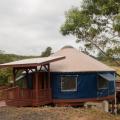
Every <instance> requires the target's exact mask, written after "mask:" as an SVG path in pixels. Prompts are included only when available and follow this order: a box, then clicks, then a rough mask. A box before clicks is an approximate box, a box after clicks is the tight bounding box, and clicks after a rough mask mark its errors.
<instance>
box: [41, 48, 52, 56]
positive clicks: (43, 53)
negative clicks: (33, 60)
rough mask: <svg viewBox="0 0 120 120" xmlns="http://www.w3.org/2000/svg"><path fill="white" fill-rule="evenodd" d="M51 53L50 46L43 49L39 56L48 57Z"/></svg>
mask: <svg viewBox="0 0 120 120" xmlns="http://www.w3.org/2000/svg"><path fill="white" fill-rule="evenodd" d="M51 53H52V48H51V47H47V48H46V49H45V51H43V52H42V53H41V57H48V56H50V55H51Z"/></svg>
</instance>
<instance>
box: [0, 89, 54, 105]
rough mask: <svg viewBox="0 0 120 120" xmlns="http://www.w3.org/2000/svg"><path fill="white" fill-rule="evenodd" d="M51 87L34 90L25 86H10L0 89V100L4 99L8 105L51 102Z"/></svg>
mask: <svg viewBox="0 0 120 120" xmlns="http://www.w3.org/2000/svg"><path fill="white" fill-rule="evenodd" d="M48 91H51V89H44V90H43V89H39V90H38V93H39V94H38V95H37V97H36V91H35V90H30V89H26V88H19V87H12V88H8V89H4V90H1V91H0V101H2V102H3V101H5V103H6V105H8V106H17V107H21V106H41V105H45V104H50V103H52V99H51V94H50V92H48Z"/></svg>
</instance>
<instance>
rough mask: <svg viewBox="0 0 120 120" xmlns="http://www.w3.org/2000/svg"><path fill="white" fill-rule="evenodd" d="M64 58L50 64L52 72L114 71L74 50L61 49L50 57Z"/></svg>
mask: <svg viewBox="0 0 120 120" xmlns="http://www.w3.org/2000/svg"><path fill="white" fill-rule="evenodd" d="M61 55H62V56H65V57H66V59H64V60H61V61H57V62H55V63H51V67H50V68H51V71H52V72H93V71H115V70H114V69H112V68H110V67H108V66H107V65H105V64H103V63H101V62H99V61H97V60H96V59H94V58H92V57H90V56H88V55H86V54H84V53H82V52H80V51H78V50H76V49H75V48H70V47H69V48H63V49H61V50H60V51H58V52H56V53H55V54H53V55H52V56H61Z"/></svg>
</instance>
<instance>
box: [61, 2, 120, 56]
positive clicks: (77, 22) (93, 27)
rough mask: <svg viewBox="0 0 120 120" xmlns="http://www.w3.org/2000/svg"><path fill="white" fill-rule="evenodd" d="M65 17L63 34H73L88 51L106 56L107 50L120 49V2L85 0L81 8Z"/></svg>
mask: <svg viewBox="0 0 120 120" xmlns="http://www.w3.org/2000/svg"><path fill="white" fill-rule="evenodd" d="M65 17H66V21H65V23H64V24H63V25H62V26H61V33H62V34H63V35H69V34H72V35H73V36H75V37H76V38H77V40H76V42H79V43H81V44H83V45H84V48H85V49H86V48H87V49H88V51H95V50H96V49H97V50H98V51H99V52H101V53H102V54H104V55H106V54H105V53H106V50H107V49H109V48H120V40H119V38H120V1H119V0H83V3H82V5H81V8H75V7H73V8H71V9H70V10H69V11H67V12H66V14H65ZM114 54H115V53H114ZM109 58H110V56H109Z"/></svg>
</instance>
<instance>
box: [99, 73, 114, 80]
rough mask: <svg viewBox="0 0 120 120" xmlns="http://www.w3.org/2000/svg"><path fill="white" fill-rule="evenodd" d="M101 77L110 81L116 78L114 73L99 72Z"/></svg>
mask: <svg viewBox="0 0 120 120" xmlns="http://www.w3.org/2000/svg"><path fill="white" fill-rule="evenodd" d="M98 75H99V76H100V77H102V78H104V79H106V80H108V81H114V80H115V76H114V75H113V74H110V73H100V74H98Z"/></svg>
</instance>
